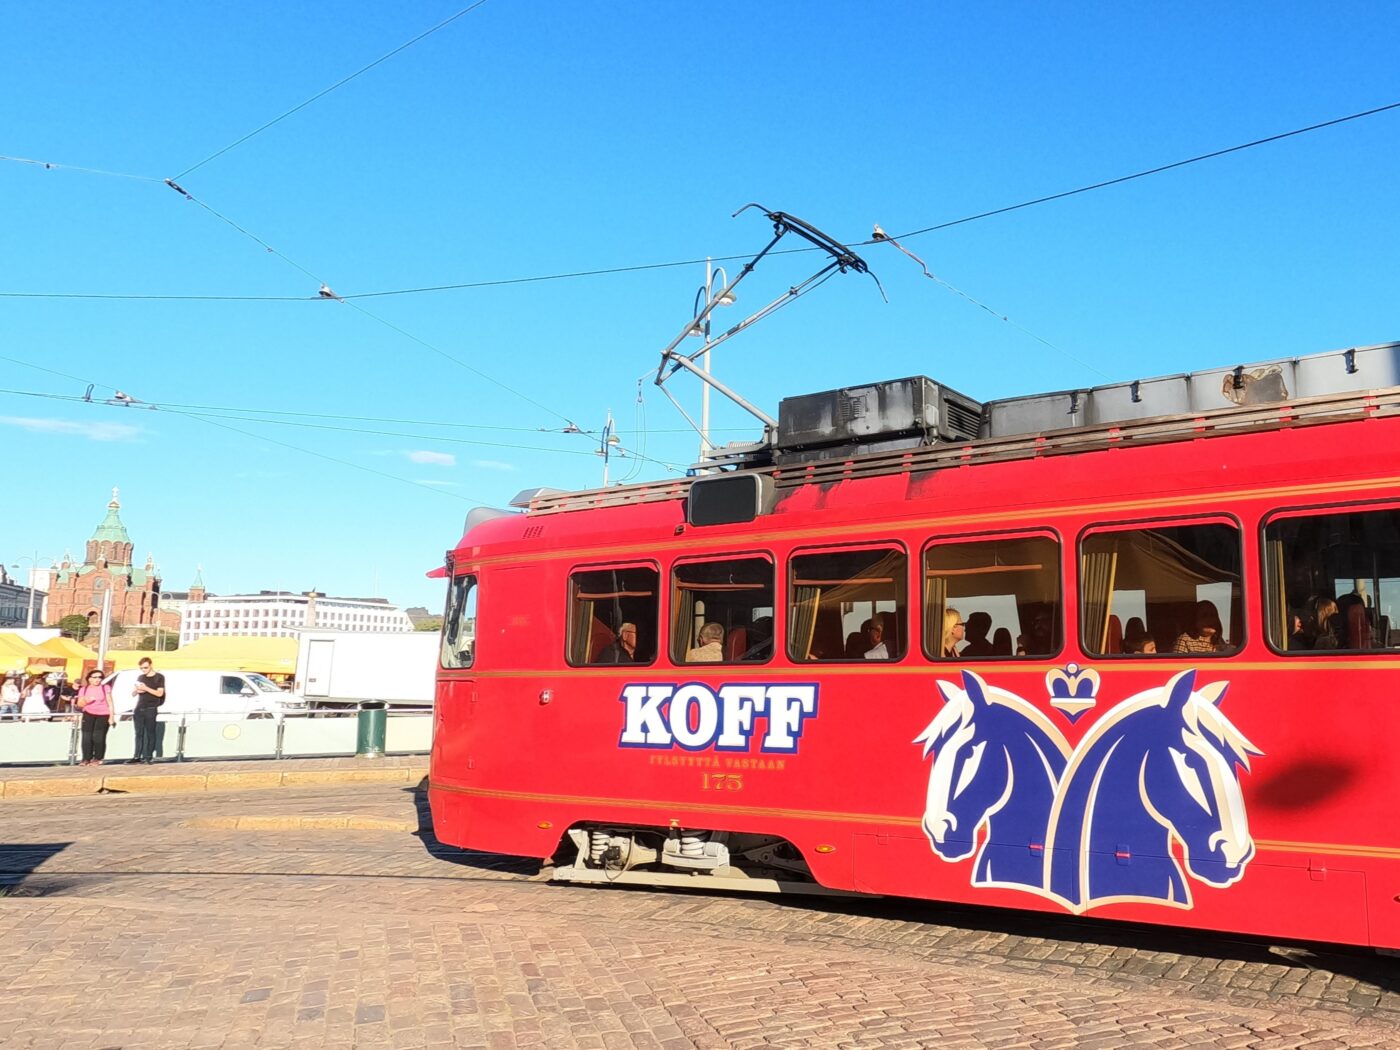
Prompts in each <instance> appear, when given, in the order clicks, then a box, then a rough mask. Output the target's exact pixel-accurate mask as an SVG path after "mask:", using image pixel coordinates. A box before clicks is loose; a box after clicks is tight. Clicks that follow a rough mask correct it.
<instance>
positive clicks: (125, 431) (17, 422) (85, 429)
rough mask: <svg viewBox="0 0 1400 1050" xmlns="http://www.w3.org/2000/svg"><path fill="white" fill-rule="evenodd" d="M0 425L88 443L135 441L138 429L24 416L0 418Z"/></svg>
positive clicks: (139, 430)
mask: <svg viewBox="0 0 1400 1050" xmlns="http://www.w3.org/2000/svg"><path fill="white" fill-rule="evenodd" d="M0 423H3V424H5V425H6V426H11V427H19V428H21V429H23V430H28V431H30V432H31V433H35V434H69V435H72V436H73V437H82V438H87V439H88V440H89V441H135V440H136V438H137V437H139V436H140V434H141V428H140V427H133V426H129V425H128V424H126V423H74V422H72V421H71V420H67V419H31V418H29V417H26V416H0Z"/></svg>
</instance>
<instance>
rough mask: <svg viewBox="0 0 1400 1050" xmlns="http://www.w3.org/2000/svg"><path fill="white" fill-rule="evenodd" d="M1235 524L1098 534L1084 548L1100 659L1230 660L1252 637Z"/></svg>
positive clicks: (1091, 647) (1086, 592)
mask: <svg viewBox="0 0 1400 1050" xmlns="http://www.w3.org/2000/svg"><path fill="white" fill-rule="evenodd" d="M1240 565H1241V558H1240V534H1239V530H1238V529H1237V528H1236V527H1235V526H1234V525H1232V524H1226V523H1224V522H1209V523H1203V524H1197V525H1158V526H1154V527H1152V528H1142V529H1118V530H1112V531H1108V530H1105V531H1102V532H1095V533H1090V534H1088V535H1086V536H1085V537H1084V539H1083V540H1082V541H1081V543H1080V547H1079V566H1080V568H1079V627H1080V634H1081V639H1080V640H1081V642H1082V645H1083V648H1084V651H1085V652H1086V653H1089V654H1091V655H1094V656H1117V655H1120V654H1123V655H1133V656H1143V657H1150V656H1153V655H1157V656H1164V655H1179V654H1181V653H1189V654H1191V655H1199V656H1209V655H1216V656H1222V655H1228V654H1229V653H1232V652H1235V651H1237V650H1238V649H1239V647H1240V642H1241V640H1242V638H1243V637H1244V606H1243V604H1242V603H1241V600H1240Z"/></svg>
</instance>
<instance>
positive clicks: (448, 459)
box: [404, 448, 457, 467]
mask: <svg viewBox="0 0 1400 1050" xmlns="http://www.w3.org/2000/svg"><path fill="white" fill-rule="evenodd" d="M404 455H405V456H407V457H408V458H409V460H410V461H411V462H414V463H431V464H432V465H433V466H435V467H455V466H456V465H457V457H456V456H454V455H452V453H450V452H429V451H428V450H427V449H421V448H420V449H414V450H413V451H412V452H405V453H404Z"/></svg>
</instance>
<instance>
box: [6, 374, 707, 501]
mask: <svg viewBox="0 0 1400 1050" xmlns="http://www.w3.org/2000/svg"><path fill="white" fill-rule="evenodd" d="M5 360H12V359H10V358H6V359H5ZM20 363H21V364H22V363H23V362H20ZM79 381H80V382H82V380H79ZM0 394H7V395H12V396H17V397H35V398H45V399H48V400H52V401H66V402H70V403H71V402H78V403H85V404H95V405H101V406H103V407H115V408H120V409H122V410H124V411H138V412H139V411H142V410H158V411H161V412H168V413H170V414H173V415H178V416H187V417H189V418H191V419H198V420H202V421H215V420H233V421H235V422H241V423H262V424H267V425H273V426H284V427H300V428H302V429H306V430H325V431H333V432H337V433H345V434H364V435H371V436H375V437H397V438H408V439H412V440H415V441H422V442H427V443H431V442H439V443H446V444H453V445H474V446H480V447H483V448H501V449H511V450H515V451H522V452H542V453H545V454H558V455H565V456H592V455H594V454H595V453H594V452H592V451H588V450H584V449H566V448H552V447H549V446H545V445H525V444H520V443H515V442H505V441H481V440H475V439H471V438H456V437H448V436H445V435H442V434H410V433H404V432H402V431H394V430H375V429H371V428H368V427H348V426H334V425H332V424H328V423H307V422H301V421H298V420H289V419H270V418H267V417H266V416H260V415H257V414H256V413H257V412H258V411H259V410H257V409H248V410H234V409H215V410H214V412H217V413H219V414H217V415H216V414H213V412H210V411H198V410H196V409H192V408H191V407H190V406H178V405H174V404H170V403H165V402H161V403H156V402H147V401H135V402H130V403H128V402H122V403H119V404H116V405H113V404H112V403H111V400H110V399H108V398H92V397H81V396H79V395H76V394H57V393H50V392H46V391H35V390H10V389H0ZM235 412H237V413H240V414H232V413H235ZM296 414H298V415H312V413H296ZM317 415H318V418H325V419H337V418H339V419H358V418H368V419H373V418H374V417H353V416H351V417H345V416H333V415H329V414H324V415H321V414H317ZM390 422H392V420H391V421H390ZM406 422H409V423H413V422H418V423H422V421H412V420H409V421H406ZM427 425H430V426H431V425H444V424H427ZM445 425H448V426H452V425H456V424H445ZM228 429H236V428H228ZM502 429H523V428H502ZM525 432H527V433H540V431H538V430H534V431H525ZM675 432H676V433H682V431H675ZM238 433H244V434H246V433H247V432H246V431H241V430H240V431H238ZM546 433H549V431H546ZM248 436H250V437H256V438H259V439H261V435H254V434H250V435H248ZM644 437H645V435H643V438H644ZM286 447H288V448H293V449H296V450H297V451H301V452H307V453H308V454H310V455H317V454H318V453H314V452H311V451H310V450H308V449H302V448H300V447H299V446H295V445H287V446H286ZM619 452H620V453H622V454H623V455H625V456H626V457H628V458H631V459H633V460H636V461H639V462H640V461H645V462H648V463H654V464H656V465H657V466H660V467H664V468H665V469H667V470H672V471H679V470H681V469H682V468H680V467H679V466H677V465H675V464H673V463H668V462H666V461H664V460H659V459H654V458H653V457H651V456H648V455H646V454H645V452H636V451H634V450H632V449H631V448H629V447H627V446H626V445H621V446H619ZM335 462H345V461H343V460H336V461H335ZM347 465H348V466H357V464H354V463H347ZM637 469H638V470H639V469H640V468H637ZM375 473H380V474H383V476H385V477H394V478H397V480H400V481H408V482H409V483H410V484H419V483H417V482H413V481H411V480H410V479H407V478H398V477H397V475H392V474H386V473H384V472H382V471H375ZM634 476H635V475H634ZM420 487H430V486H420ZM434 491H437V490H436V488H434ZM483 506H484V504H483Z"/></svg>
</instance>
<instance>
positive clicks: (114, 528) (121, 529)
mask: <svg viewBox="0 0 1400 1050" xmlns="http://www.w3.org/2000/svg"><path fill="white" fill-rule="evenodd" d="M121 506H122V505H121V504H120V503H119V502H117V490H116V489H113V490H112V502H111V503H109V504H107V516H106V517H105V518H103V519H102V524H101V525H99V526H97V531H96V532H94V533H93V534H92V538H93V540H95V541H96V542H98V543H104V542H110V543H130V542H131V537H130V536H128V535H127V534H126V526H125V525H123V524H122V519H121V517H120V516H119V515H118V514H117V511H119V510H121Z"/></svg>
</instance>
